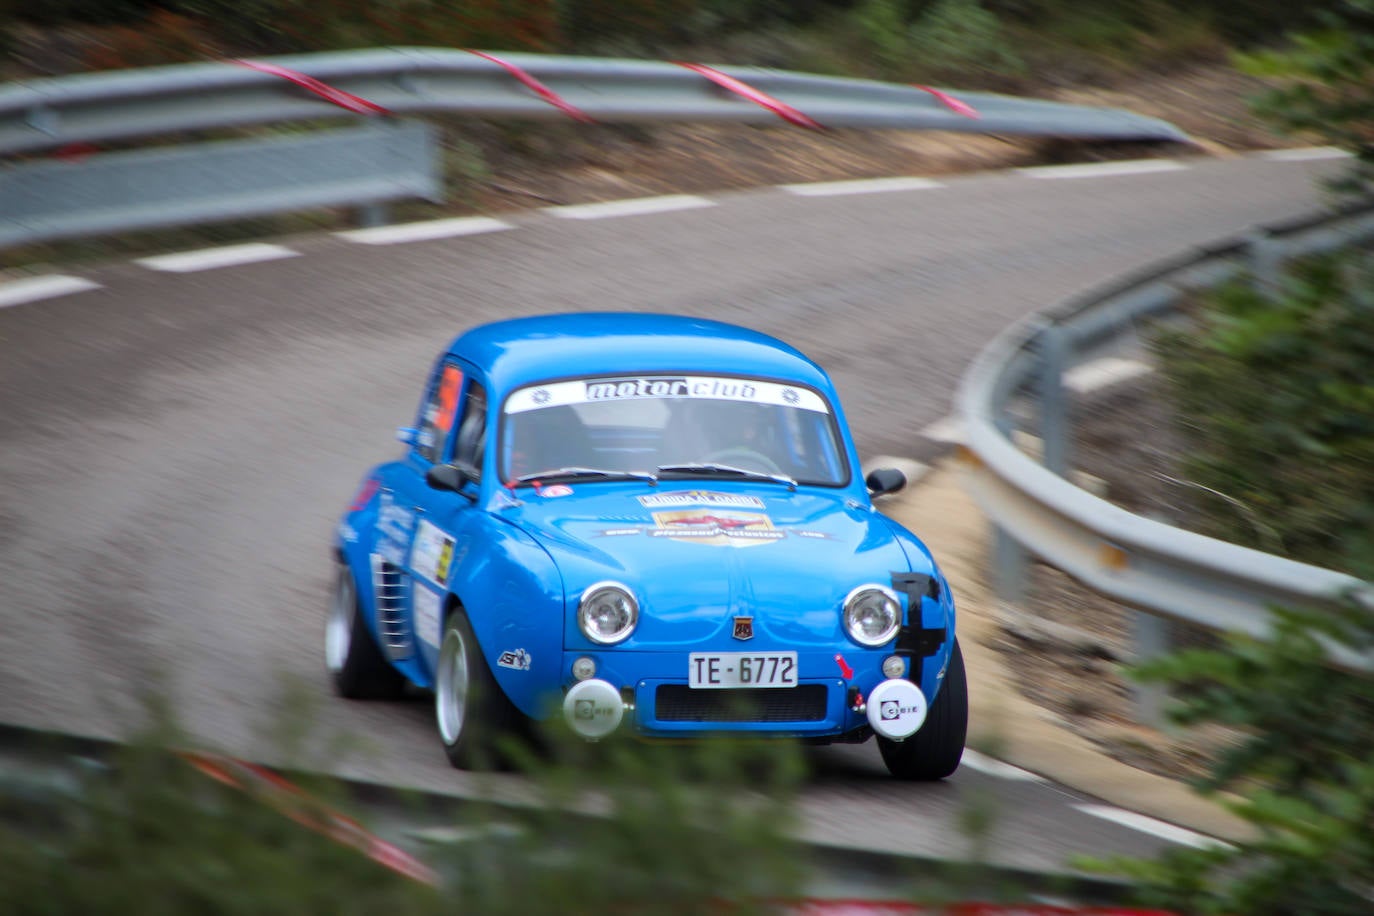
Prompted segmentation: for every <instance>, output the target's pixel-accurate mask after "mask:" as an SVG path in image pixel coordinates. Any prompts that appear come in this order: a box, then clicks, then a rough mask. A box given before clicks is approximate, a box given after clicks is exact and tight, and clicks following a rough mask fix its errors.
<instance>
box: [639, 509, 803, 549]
mask: <svg viewBox="0 0 1374 916" xmlns="http://www.w3.org/2000/svg"><path fill="white" fill-rule="evenodd" d="M653 515H654V524H655V525H656V527H655V528H653V529H651V530H650V531H649V535H650V537H667V538H672V539H673V540H675V541H690V542H692V543H696V544H710V545H712V546H714V547H721V546H726V545H728V546H731V547H753V546H755V545H758V544H767V543H771V542H773V541H776V540H779V539H781V538H784V537H786V536H787V535H786V533H785V532H782V531H779V530H777V529H776V528H774V527H773V520H772V519H770V518H769V517H768V516H766V515H763V514H762V513H758V512H731V511H726V510H719V511H717V510H700V509H680V510H677V511H674V512H655V513H654V514H653Z"/></svg>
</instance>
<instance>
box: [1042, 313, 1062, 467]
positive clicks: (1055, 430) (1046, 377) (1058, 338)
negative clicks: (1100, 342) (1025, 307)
mask: <svg viewBox="0 0 1374 916" xmlns="http://www.w3.org/2000/svg"><path fill="white" fill-rule="evenodd" d="M1068 350H1069V343H1068V340H1067V339H1066V335H1065V332H1064V329H1063V328H1060V327H1059V326H1057V325H1050V326H1049V327H1047V328H1045V329H1044V330H1042V331H1041V332H1040V439H1041V442H1042V445H1043V449H1044V452H1043V458H1042V460H1043V461H1044V463H1045V467H1046V468H1047V469H1049V470H1050V471H1053V472H1054V473H1055V474H1058V475H1059V476H1060V477H1063V476H1064V475H1065V474H1067V473H1068V471H1069V430H1068V426H1069V420H1068V413H1069V404H1068V397H1067V396H1066V395H1065V392H1064V368H1065V364H1066V363H1067V361H1068Z"/></svg>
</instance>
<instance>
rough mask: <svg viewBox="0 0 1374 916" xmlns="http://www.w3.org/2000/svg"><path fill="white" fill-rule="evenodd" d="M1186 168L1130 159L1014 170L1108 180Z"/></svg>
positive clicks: (1163, 161)
mask: <svg viewBox="0 0 1374 916" xmlns="http://www.w3.org/2000/svg"><path fill="white" fill-rule="evenodd" d="M1186 168H1188V166H1186V165H1184V164H1183V163H1182V162H1176V161H1174V160H1173V159H1132V160H1130V161H1128V162H1089V163H1086V164H1081V165H1037V166H1031V167H1029V168H1023V169H1016V170H1015V171H1016V174H1018V175H1024V176H1025V177H1027V178H1045V179H1054V178H1108V177H1115V176H1118V175H1147V174H1149V173H1151V172H1178V171H1182V170H1184V169H1186Z"/></svg>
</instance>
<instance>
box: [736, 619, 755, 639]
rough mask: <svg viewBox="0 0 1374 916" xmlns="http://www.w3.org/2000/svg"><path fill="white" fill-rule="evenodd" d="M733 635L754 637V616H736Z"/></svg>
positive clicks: (743, 637) (741, 637) (745, 637)
mask: <svg viewBox="0 0 1374 916" xmlns="http://www.w3.org/2000/svg"><path fill="white" fill-rule="evenodd" d="M731 635H733V636H734V637H735V638H736V639H753V638H754V618H753V617H736V618H735V632H734V633H733V634H731Z"/></svg>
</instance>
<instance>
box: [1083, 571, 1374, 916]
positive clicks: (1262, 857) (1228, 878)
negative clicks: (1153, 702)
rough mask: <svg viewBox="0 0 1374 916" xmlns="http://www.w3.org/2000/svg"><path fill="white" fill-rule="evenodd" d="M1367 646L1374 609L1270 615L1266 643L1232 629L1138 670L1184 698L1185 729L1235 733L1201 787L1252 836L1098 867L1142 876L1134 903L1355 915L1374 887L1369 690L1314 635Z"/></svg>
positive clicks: (1193, 910) (1373, 639)
mask: <svg viewBox="0 0 1374 916" xmlns="http://www.w3.org/2000/svg"><path fill="white" fill-rule="evenodd" d="M1323 639H1324V640H1326V641H1328V642H1329V643H1333V644H1336V645H1340V646H1344V647H1346V648H1348V649H1351V650H1355V651H1359V652H1365V653H1368V652H1370V651H1371V650H1374V607H1370V606H1366V605H1363V604H1361V603H1360V602H1358V601H1356V600H1354V599H1353V598H1352V600H1350V601H1349V602H1348V603H1347V604H1346V605H1345V606H1344V607H1343V608H1341V609H1339V610H1337V611H1335V612H1330V613H1324V612H1303V613H1297V612H1276V631H1275V634H1274V638H1273V639H1272V640H1271V641H1268V642H1259V641H1256V640H1253V639H1249V638H1245V637H1232V638H1230V639H1229V640H1228V642H1227V644H1226V645H1225V646H1223V647H1222V648H1220V649H1206V650H1203V649H1195V650H1191V651H1187V652H1182V653H1178V654H1176V655H1174V656H1172V657H1169V658H1165V659H1162V660H1160V661H1157V662H1153V663H1151V664H1149V665H1147V666H1145V667H1144V668H1142V669H1141V671H1140V674H1141V676H1142V677H1144V678H1145V679H1147V680H1154V681H1159V682H1163V683H1165V684H1169V685H1171V686H1172V687H1173V688H1174V691H1173V692H1174V695H1175V696H1177V697H1179V698H1180V701H1179V703H1178V706H1177V707H1176V708H1175V709H1174V710H1173V715H1174V718H1175V720H1176V721H1178V722H1179V723H1181V724H1185V725H1192V724H1197V723H1202V722H1213V723H1222V724H1225V725H1228V726H1230V727H1231V728H1233V729H1234V730H1235V731H1236V733H1237V734H1239V735H1240V736H1241V737H1240V739H1239V740H1238V741H1237V743H1236V744H1235V745H1234V746H1233V747H1231V748H1230V749H1229V750H1227V751H1226V752H1225V753H1223V754H1222V755H1221V756H1220V757H1219V758H1218V760H1217V761H1216V763H1215V766H1214V768H1213V769H1212V772H1211V773H1210V775H1209V777H1208V778H1207V779H1206V780H1204V781H1203V782H1202V783H1201V784H1200V786H1199V787H1200V788H1201V789H1202V790H1203V791H1204V792H1212V791H1215V790H1219V789H1229V790H1232V791H1233V793H1234V795H1233V797H1234V798H1238V799H1239V800H1238V801H1233V802H1231V803H1230V807H1231V809H1232V810H1233V811H1234V812H1235V813H1236V814H1238V815H1239V816H1240V817H1241V818H1242V819H1244V820H1245V821H1246V822H1248V823H1249V825H1250V826H1251V827H1253V835H1252V836H1251V837H1249V838H1248V839H1244V840H1241V841H1239V842H1237V843H1235V844H1234V845H1230V846H1215V847H1211V848H1205V849H1179V850H1174V851H1171V852H1169V853H1166V854H1165V855H1164V856H1162V857H1161V858H1159V859H1157V860H1154V861H1122V860H1116V861H1113V862H1109V863H1099V865H1100V867H1102V868H1104V869H1105V870H1112V871H1117V872H1120V873H1123V874H1125V875H1127V876H1129V877H1131V878H1133V879H1135V880H1136V881H1138V882H1140V884H1141V891H1140V894H1141V902H1142V903H1144V904H1146V905H1150V906H1159V907H1163V908H1165V909H1168V910H1170V911H1172V912H1178V913H1189V914H1209V916H1212V914H1215V916H1221V914H1228V916H1229V914H1242V913H1243V914H1245V916H1290V914H1294V913H1301V914H1304V916H1361V914H1368V913H1369V912H1371V908H1374V904H1371V893H1374V832H1372V831H1371V830H1370V824H1374V693H1371V691H1370V689H1369V688H1370V683H1369V680H1368V676H1367V675H1355V674H1351V673H1349V672H1346V671H1341V670H1338V669H1335V668H1333V667H1331V666H1330V665H1329V663H1328V662H1327V655H1326V648H1325V646H1324V645H1323V642H1322V640H1323Z"/></svg>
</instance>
